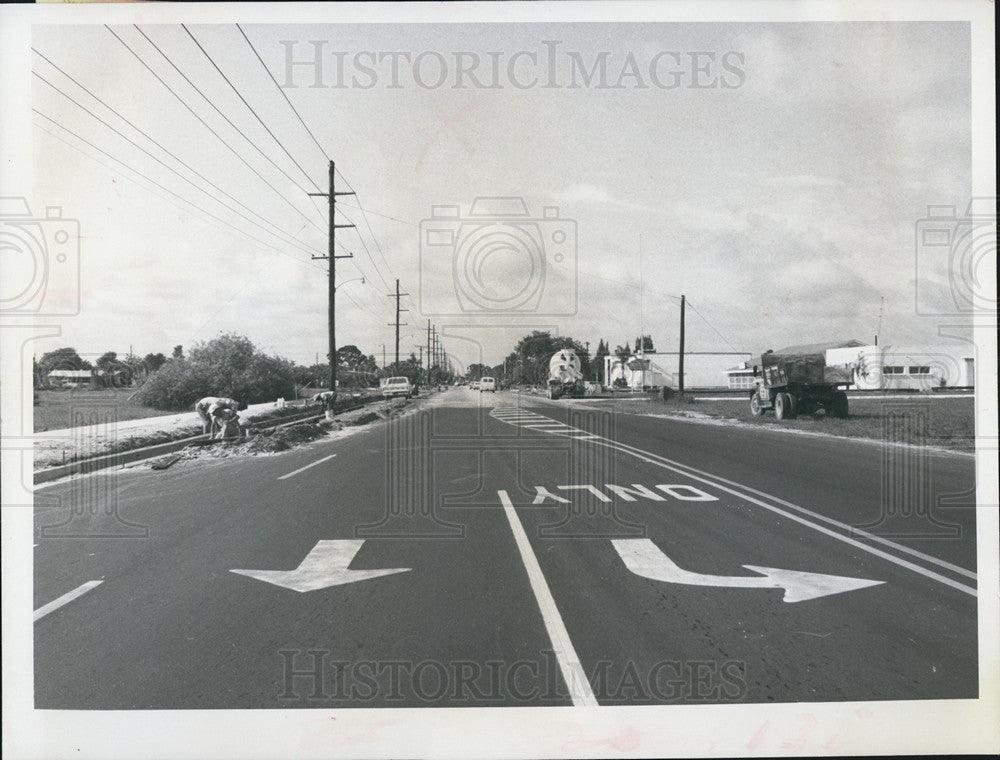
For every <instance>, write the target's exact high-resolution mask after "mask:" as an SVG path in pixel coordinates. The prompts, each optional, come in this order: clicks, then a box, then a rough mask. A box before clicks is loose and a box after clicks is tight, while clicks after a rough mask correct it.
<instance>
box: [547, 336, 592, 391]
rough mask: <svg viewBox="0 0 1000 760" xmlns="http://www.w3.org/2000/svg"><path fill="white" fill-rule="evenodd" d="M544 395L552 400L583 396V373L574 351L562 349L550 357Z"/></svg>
mask: <svg viewBox="0 0 1000 760" xmlns="http://www.w3.org/2000/svg"><path fill="white" fill-rule="evenodd" d="M546 395H547V396H548V397H549V398H552V399H556V398H559V397H560V396H582V395H583V372H582V371H581V369H580V357H579V356H577V355H576V352H575V351H571V350H570V349H568V348H564V349H562V350H560V351H556V352H555V353H554V354H553V355H552V358H551V359H550V360H549V380H548V387H547V390H546Z"/></svg>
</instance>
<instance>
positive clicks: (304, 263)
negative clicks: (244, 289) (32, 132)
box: [31, 108, 322, 269]
mask: <svg viewBox="0 0 1000 760" xmlns="http://www.w3.org/2000/svg"><path fill="white" fill-rule="evenodd" d="M31 110H32V111H34V112H35V113H36V114H38V115H39V116H41V117H42V118H43V119H45V120H47V121H49V122H51V123H52V124H54V125H55V126H57V127H59V129H61V130H63V131H65V132H69V133H70V134H71V135H73V137H75V138H76V139H77V140H79V141H80V142H82V143H84V144H85V145H87V146H89V147H90V148H93V149H94V150H96V151H97V152H98V153H101V154H102V155H104V156H107V157H108V158H110V159H111V160H112V161H115V162H116V163H119V164H121V165H122V166H123V167H125V168H126V169H128V170H129V171H130V172H132V173H133V174H135V175H137V176H138V177H140V178H142V179H143V180H145V181H146V182H149V183H151V184H153V185H155V186H156V187H158V188H159V189H160V190H163V191H164V192H166V193H168V194H170V195H172V196H174V197H175V198H177V199H178V200H179V201H181V202H183V203H186V204H187V205H188V206H191V207H192V208H193V209H194V210H195V211H197V212H198V213H200V214H202V215H203V216H207V217H209V218H211V219H214V220H216V221H217V222H219V223H220V224H222V225H225V226H226V227H229V228H230V229H232V230H235V231H236V232H238V233H240V234H241V235H243V236H245V237H248V238H250V239H251V240H255V241H256V242H258V243H260V244H261V245H263V246H266V247H268V248H271V249H273V250H274V251H276V252H277V253H279V254H280V255H282V256H285V257H287V258H289V259H291V260H292V261H294V262H295V263H296V264H300V265H302V266H305V267H309V268H310V269H322V267H320V266H318V265H315V264H311V263H310V262H308V261H303V260H302V259H298V258H296V257H295V256H293V255H292V254H290V253H287V252H285V251H284V250H282V249H281V248H278V247H276V246H275V245H273V244H271V243H268V242H267V241H265V240H261V239H260V238H258V237H255V236H253V235H251V234H249V233H248V232H246V230H244V229H243V228H241V227H237V226H236V225H234V224H232V223H230V222H227V221H226V220H225V219H223V218H222V217H219V216H216V215H215V214H213V213H211V212H210V211H207V210H205V209H204V208H202V207H201V206H199V205H197V204H196V203H193V202H192V201H190V200H188V199H187V198H185V197H184V196H182V195H180V194H179V193H176V192H174V191H173V190H171V189H170V188H168V187H166V186H164V185H161V184H160V183H159V182H157V181H156V180H155V179H150V178H149V177H148V176H146V174H145V173H144V172H141V171H139V170H138V169H135V168H133V167H131V166H129V164H128V163H126V162H125V161H122V160H121V159H120V158H117V157H115V156H113V155H111V154H110V153H108V152H107V151H106V150H104V149H103V148H101V147H99V146H97V145H94V143H92V142H90V141H89V140H87V139H86V138H84V137H81V136H80V135H78V134H77V133H76V132H74V131H73V130H72V129H70V128H69V127H66V126H64V125H62V124H60V123H59V122H58V121H56V120H55V119H53V118H52V117H51V116H47V115H46V114H44V113H42V112H41V111H39V110H38V109H37V108H32V109H31ZM35 126H36V127H37V128H38V129H41V130H42V131H44V132H48V133H49V134H50V135H52V136H53V137H55V138H56V139H57V140H61V138H60V137H59V136H58V135H56V134H54V133H53V132H49V130H47V129H45V128H44V127H42V126H40V125H38V124H36V125H35ZM63 142H65V141H63ZM66 144H67V145H69V143H66Z"/></svg>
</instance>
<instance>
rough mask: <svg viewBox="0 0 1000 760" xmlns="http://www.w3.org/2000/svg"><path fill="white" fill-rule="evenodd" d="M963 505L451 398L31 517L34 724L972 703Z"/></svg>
mask: <svg viewBox="0 0 1000 760" xmlns="http://www.w3.org/2000/svg"><path fill="white" fill-rule="evenodd" d="M818 424H821V423H818ZM974 481H975V476H974V462H973V459H972V458H971V457H968V456H962V455H951V454H942V453H929V452H920V451H917V450H912V449H903V448H898V447H897V448H890V447H886V448H883V447H881V446H878V445H872V444H866V443H860V442H853V441H845V440H842V439H826V438H821V437H812V436H808V437H806V436H797V435H787V434H782V433H774V432H770V431H759V430H753V429H749V428H728V427H725V426H720V425H700V424H695V423H690V422H682V421H672V420H668V419H662V418H650V417H641V416H633V415H615V414H614V413H612V412H611V411H607V410H595V409H589V408H586V407H585V405H580V404H574V403H571V402H566V403H551V402H546V401H544V400H541V399H538V398H535V397H531V396H518V395H515V394H513V393H510V392H499V393H496V394H478V393H476V392H474V391H471V390H469V389H466V388H456V389H452V390H450V391H448V392H446V393H444V394H442V395H440V396H437V397H435V398H434V399H432V400H429V401H428V400H424V401H421V402H419V403H418V409H417V411H414V412H412V413H410V414H407V415H405V416H403V417H400V418H398V419H396V420H392V421H390V422H388V423H383V424H378V425H374V426H371V427H369V428H366V429H363V430H359V431H357V432H356V433H354V434H353V435H349V436H345V437H340V438H336V439H331V440H323V441H320V442H316V443H314V444H311V445H308V446H306V447H304V448H299V449H296V450H293V451H289V452H285V453H282V454H278V455H271V456H261V457H250V458H230V459H218V460H199V461H189V462H179V463H178V464H176V465H174V466H173V467H172V468H170V469H168V470H164V471H160V472H155V471H150V470H148V469H147V468H135V469H129V470H118V471H105V472H101V473H96V474H93V475H90V476H85V477H81V478H76V479H74V480H70V481H64V482H61V483H56V484H52V485H50V486H47V487H42V488H39V489H38V490H37V491H36V507H35V512H36V539H35V543H36V546H35V548H34V552H35V562H34V606H35V611H36V612H35V619H36V620H35V624H34V626H35V641H34V643H35V704H36V707H38V708H51V709H132V708H136V709H197V708H235V709H239V708H291V707H388V708H391V707H397V706H403V707H420V706H430V707H461V706H473V707H488V706H513V705H521V706H531V705H593V704H599V705H643V704H694V703H708V704H721V703H734V702H738V703H769V702H809V701H841V700H850V701H856V700H908V699H910V700H918V699H919V700H925V699H958V698H974V697H976V696H977V693H978V686H977V683H978V675H977V626H976V621H977V604H976V577H975V569H976V540H975V528H976V525H975V509H974V508H973V506H972V496H971V493H972V492H973V490H974Z"/></svg>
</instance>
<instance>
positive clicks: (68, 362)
mask: <svg viewBox="0 0 1000 760" xmlns="http://www.w3.org/2000/svg"><path fill="white" fill-rule="evenodd" d="M38 369H39V371H41V372H42V374H45V375H47V374H48V373H49V372H51V371H52V370H54V369H93V367H92V366H91V364H90V362H88V361H87V360H86V359H83V358H81V357H80V354H78V353H77V352H76V349H75V348H68V347H67V348H57V349H56V350H55V351H49V352H48V353H45V354H42V358H41V359H39V360H38Z"/></svg>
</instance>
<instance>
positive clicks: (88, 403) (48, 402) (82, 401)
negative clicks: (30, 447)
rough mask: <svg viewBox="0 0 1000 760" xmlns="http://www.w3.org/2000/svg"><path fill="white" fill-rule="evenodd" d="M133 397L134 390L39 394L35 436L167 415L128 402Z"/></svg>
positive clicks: (46, 392) (118, 389) (114, 389)
mask: <svg viewBox="0 0 1000 760" xmlns="http://www.w3.org/2000/svg"><path fill="white" fill-rule="evenodd" d="M134 393H135V389H134V388H109V389H105V390H82V389H79V388H78V389H75V390H66V391H38V392H37V394H38V396H37V397H38V403H37V404H35V415H34V416H35V432H36V433H38V432H41V431H43V430H63V429H64V428H70V427H79V426H80V425H93V424H97V423H101V422H104V421H105V420H107V419H115V420H138V419H142V418H144V417H159V416H160V415H164V414H170V412H169V411H162V410H157V409H150V408H149V407H148V406H140V405H139V404H138V403H136V402H135V401H132V400H130V397H131V396H132V394H134Z"/></svg>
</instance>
